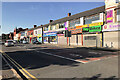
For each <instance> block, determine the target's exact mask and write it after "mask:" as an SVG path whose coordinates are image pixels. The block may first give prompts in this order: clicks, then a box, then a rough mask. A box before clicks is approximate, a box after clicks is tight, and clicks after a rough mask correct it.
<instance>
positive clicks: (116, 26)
mask: <svg viewBox="0 0 120 80" xmlns="http://www.w3.org/2000/svg"><path fill="white" fill-rule="evenodd" d="M117 30H120V24H111V25H104V26H103V30H102V31H117Z"/></svg>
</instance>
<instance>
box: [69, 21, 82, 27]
mask: <svg viewBox="0 0 120 80" xmlns="http://www.w3.org/2000/svg"><path fill="white" fill-rule="evenodd" d="M76 24H80V19H76V20H72V21H70V27H75V25H76Z"/></svg>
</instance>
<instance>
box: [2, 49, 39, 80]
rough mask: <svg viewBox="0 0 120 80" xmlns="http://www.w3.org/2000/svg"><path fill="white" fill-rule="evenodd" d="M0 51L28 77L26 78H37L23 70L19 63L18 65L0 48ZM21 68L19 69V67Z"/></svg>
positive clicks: (29, 79) (31, 79) (30, 79)
mask: <svg viewBox="0 0 120 80" xmlns="http://www.w3.org/2000/svg"><path fill="white" fill-rule="evenodd" d="M0 52H1V53H2V54H3V55H4V56H6V58H7V59H8V60H9V61H10V62H11V63H12V64H13V65H14V66H15V67H16V68H17V69H18V70H19V71H20V72H21V73H22V74H23V75H24V76H25V77H26V78H27V79H28V80H33V79H34V80H38V79H37V78H36V77H35V76H33V75H32V74H30V73H29V72H28V71H27V70H25V69H24V68H23V67H22V66H21V65H19V64H18V63H17V62H16V61H15V60H13V59H12V58H11V57H10V56H8V55H7V54H6V53H4V52H3V51H1V50H0ZM20 68H21V69H20Z"/></svg>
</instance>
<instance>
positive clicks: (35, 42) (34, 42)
mask: <svg viewBox="0 0 120 80" xmlns="http://www.w3.org/2000/svg"><path fill="white" fill-rule="evenodd" d="M32 43H33V44H41V42H39V41H33V42H32Z"/></svg>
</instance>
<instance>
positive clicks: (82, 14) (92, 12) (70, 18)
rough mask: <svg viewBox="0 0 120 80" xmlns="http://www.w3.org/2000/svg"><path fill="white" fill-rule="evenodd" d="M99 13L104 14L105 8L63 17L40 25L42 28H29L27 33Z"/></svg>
mask: <svg viewBox="0 0 120 80" xmlns="http://www.w3.org/2000/svg"><path fill="white" fill-rule="evenodd" d="M100 12H105V6H101V7H97V8H94V9H91V10H87V11H84V12H81V13H78V14H75V15H72V16H70V17H64V18H61V19H58V20H55V21H53V22H51V23H48V24H45V25H42V26H38V27H36V28H31V29H29V30H27V31H30V30H34V29H38V28H41V27H46V26H48V25H54V24H57V23H62V22H65V21H69V20H73V19H76V18H80V17H84V16H90V15H94V14H98V13H100Z"/></svg>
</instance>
